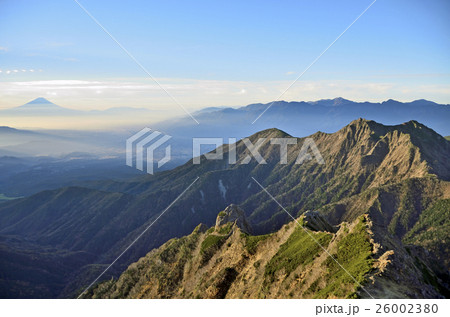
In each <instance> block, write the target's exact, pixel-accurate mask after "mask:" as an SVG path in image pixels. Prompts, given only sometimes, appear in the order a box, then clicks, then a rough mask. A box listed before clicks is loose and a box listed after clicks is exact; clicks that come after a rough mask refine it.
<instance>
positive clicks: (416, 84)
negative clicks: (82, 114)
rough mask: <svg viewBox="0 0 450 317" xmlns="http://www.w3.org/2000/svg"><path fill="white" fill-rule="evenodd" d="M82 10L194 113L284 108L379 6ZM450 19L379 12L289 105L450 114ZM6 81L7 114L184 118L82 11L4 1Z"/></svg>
mask: <svg viewBox="0 0 450 317" xmlns="http://www.w3.org/2000/svg"><path fill="white" fill-rule="evenodd" d="M79 1H80V3H82V5H84V6H85V7H86V9H87V10H88V11H89V12H90V13H91V14H92V15H93V16H95V17H96V18H97V19H98V20H99V21H100V23H101V24H102V25H103V26H104V27H105V28H106V29H107V30H108V31H110V33H111V34H113V35H114V36H115V37H116V38H117V39H118V40H119V42H120V43H121V44H122V45H123V46H124V47H126V48H127V49H128V50H129V51H130V52H131V53H132V54H133V55H134V56H135V57H136V59H137V60H139V61H140V62H141V63H142V64H143V65H144V66H145V67H146V68H147V69H148V70H149V71H150V73H151V74H152V75H153V76H154V77H156V78H158V79H160V80H161V83H162V84H163V85H165V87H167V89H168V91H170V93H171V94H173V95H174V96H175V97H176V98H177V99H178V100H179V101H180V102H181V103H183V104H185V105H186V106H187V107H188V108H190V109H194V108H199V107H206V106H216V105H230V106H233V105H245V104H247V103H252V102H269V101H272V100H275V99H276V98H278V96H279V94H280V92H282V91H283V90H284V89H285V88H286V87H287V86H288V85H289V84H290V82H292V81H293V80H294V79H295V78H296V77H297V76H298V75H299V74H300V73H301V72H302V71H303V70H304V69H305V68H306V67H307V66H308V65H309V64H310V63H311V62H312V61H313V60H314V59H315V58H316V57H317V56H318V55H319V54H320V53H321V52H322V51H323V50H324V49H325V48H326V47H327V46H328V45H329V44H330V43H331V42H332V41H333V40H334V39H335V38H336V37H337V36H338V35H339V34H340V33H341V32H342V31H344V30H345V29H346V28H347V27H348V25H349V24H350V23H351V22H353V20H354V19H355V18H356V17H357V16H358V15H360V14H361V12H362V11H364V9H366V8H367V7H368V6H369V5H370V3H371V2H372V1H365V0H353V1H227V2H224V1H221V2H219V1H126V2H124V1H92V0H91V1H87V0H79ZM449 13H450V1H444V0H442V1H441V0H430V1H418V0H389V1H388V0H378V1H376V3H375V4H373V6H372V7H371V8H370V9H369V10H368V11H367V12H366V13H365V14H364V15H363V16H362V17H361V18H360V19H359V20H358V21H357V22H356V23H355V24H354V25H353V26H352V27H351V28H350V29H349V30H348V31H347V32H346V33H345V34H344V35H343V36H342V37H341V38H340V39H339V40H338V41H337V42H336V43H335V44H334V45H333V46H332V47H331V48H330V49H329V50H328V51H327V52H326V53H325V54H324V55H323V56H322V57H321V58H320V59H319V60H318V61H317V63H315V64H314V65H313V66H312V67H311V68H310V69H309V70H308V72H306V73H305V75H304V76H302V78H301V79H300V80H299V82H298V83H297V84H296V85H295V86H294V87H293V88H292V90H290V91H289V92H288V93H286V95H285V96H283V98H282V99H287V100H312V99H321V98H334V97H337V96H342V97H344V98H348V99H355V100H371V101H381V100H384V99H387V98H393V99H399V100H412V99H418V98H426V99H431V100H434V101H437V102H442V103H450V58H449V57H450V53H449V52H450V22H449V20H450V19H448V16H449ZM0 70H1V71H2V72H1V73H0V98H1V100H2V103H1V104H0V107H1V108H6V107H12V106H16V105H19V104H21V103H23V102H26V101H28V100H29V99H30V98H31V99H32V98H33V97H34V95H36V96H35V97H38V96H44V97H47V98H49V99H52V100H54V101H56V102H57V103H59V104H62V105H65V106H69V107H77V108H84V109H93V108H96V109H99V108H107V107H109V106H119V105H120V106H136V107H155V108H158V107H162V108H164V109H172V108H171V107H172V106H174V105H173V104H172V102H171V100H170V98H167V97H166V96H165V95H164V94H163V93H162V92H161V91H160V90H158V87H156V86H155V85H154V83H153V82H152V81H151V80H150V79H148V78H147V76H146V75H145V73H144V72H143V71H142V70H141V69H140V68H139V67H138V66H137V65H136V64H135V63H134V62H133V61H132V60H131V59H130V58H129V57H128V56H127V55H126V54H125V53H124V52H123V51H122V50H121V49H120V48H119V47H118V46H117V44H116V43H115V42H114V41H112V40H111V39H110V38H109V37H108V36H107V35H106V34H105V33H104V32H103V31H102V30H101V29H100V28H99V27H98V26H97V25H96V24H95V23H94V22H93V21H92V20H91V19H90V18H89V16H87V15H86V13H85V12H83V11H82V10H81V9H80V7H79V6H78V5H77V4H76V3H75V2H74V1H73V0H64V1H45V0H44V1H42V0H41V1H25V0H3V1H0ZM15 70H16V71H17V72H15ZM22 70H23V71H22ZM30 70H33V71H32V72H31V71H30Z"/></svg>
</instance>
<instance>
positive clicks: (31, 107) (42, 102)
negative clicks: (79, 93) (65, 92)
mask: <svg viewBox="0 0 450 317" xmlns="http://www.w3.org/2000/svg"><path fill="white" fill-rule="evenodd" d="M124 113H125V114H131V113H133V114H136V113H150V111H149V110H147V109H144V108H131V107H118V108H109V109H106V110H90V111H82V110H75V109H69V108H64V107H61V106H58V105H55V104H54V103H52V102H51V101H49V100H47V99H45V98H42V97H39V98H36V99H34V100H32V101H30V102H28V103H26V104H24V105H22V106H18V107H14V108H10V109H5V110H0V116H14V117H71V116H93V115H116V114H124ZM42 128H45V127H44V126H43V127H42Z"/></svg>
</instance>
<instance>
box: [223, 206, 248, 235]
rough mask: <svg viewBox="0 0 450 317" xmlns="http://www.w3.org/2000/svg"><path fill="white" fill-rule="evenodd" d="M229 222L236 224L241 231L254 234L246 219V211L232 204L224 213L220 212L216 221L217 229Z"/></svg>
mask: <svg viewBox="0 0 450 317" xmlns="http://www.w3.org/2000/svg"><path fill="white" fill-rule="evenodd" d="M228 222H234V223H235V224H236V225H237V226H238V227H239V229H241V230H242V231H244V232H245V233H249V234H251V233H252V229H251V227H250V225H249V223H248V222H247V218H246V217H245V213H244V210H242V209H241V208H239V207H238V206H237V205H235V204H231V205H229V206H228V207H227V208H225V210H224V211H221V212H219V214H218V215H217V219H216V229H217V228H219V227H220V226H222V225H224V224H226V223H228Z"/></svg>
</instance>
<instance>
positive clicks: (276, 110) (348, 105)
mask: <svg viewBox="0 0 450 317" xmlns="http://www.w3.org/2000/svg"><path fill="white" fill-rule="evenodd" d="M266 109H268V110H267V111H266ZM264 111H265V112H264ZM263 113H264V114H263ZM261 114H262V115H261ZM194 115H195V118H196V119H197V120H198V121H199V122H200V124H199V125H198V124H196V123H195V122H194V121H193V120H192V118H189V117H184V118H181V119H176V120H169V121H166V122H162V123H159V124H154V125H152V126H153V127H155V128H157V129H160V130H161V131H164V132H166V133H168V134H170V135H173V136H177V137H180V138H182V137H183V136H189V137H190V136H198V137H200V136H202V137H237V138H241V137H245V136H248V135H251V134H253V133H256V132H258V131H261V130H264V129H270V128H275V127H276V128H278V129H281V130H283V131H286V132H287V133H289V134H291V135H297V136H306V135H310V134H313V133H315V132H316V131H322V132H327V133H332V132H336V131H338V130H339V129H340V128H341V127H343V126H344V125H346V124H347V123H348V122H350V121H352V120H355V119H358V118H365V119H368V120H374V121H377V122H380V123H383V124H386V125H395V124H401V123H403V122H407V121H410V120H417V121H420V122H422V123H423V124H425V125H426V126H428V127H430V128H432V129H433V130H435V131H436V132H438V133H439V134H441V135H445V136H447V135H450V125H449V124H448V122H450V105H441V104H436V103H434V102H431V101H428V100H416V101H413V102H405V103H402V102H399V101H395V100H392V99H390V100H387V101H383V102H380V103H372V102H354V101H350V100H347V99H343V98H335V99H324V100H318V101H310V102H305V101H301V102H297V101H293V102H286V101H276V102H273V103H267V104H260V103H258V104H251V105H248V106H245V107H239V108H206V109H205V110H204V111H200V112H197V113H195V114H194ZM255 120H256V122H255ZM253 122H254V123H253Z"/></svg>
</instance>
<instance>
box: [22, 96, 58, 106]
mask: <svg viewBox="0 0 450 317" xmlns="http://www.w3.org/2000/svg"><path fill="white" fill-rule="evenodd" d="M26 104H27V105H34V104H53V102H50V101H48V100H47V99H45V98H43V97H39V98H36V99H34V100H31V101H30V102H27V103H26Z"/></svg>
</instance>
